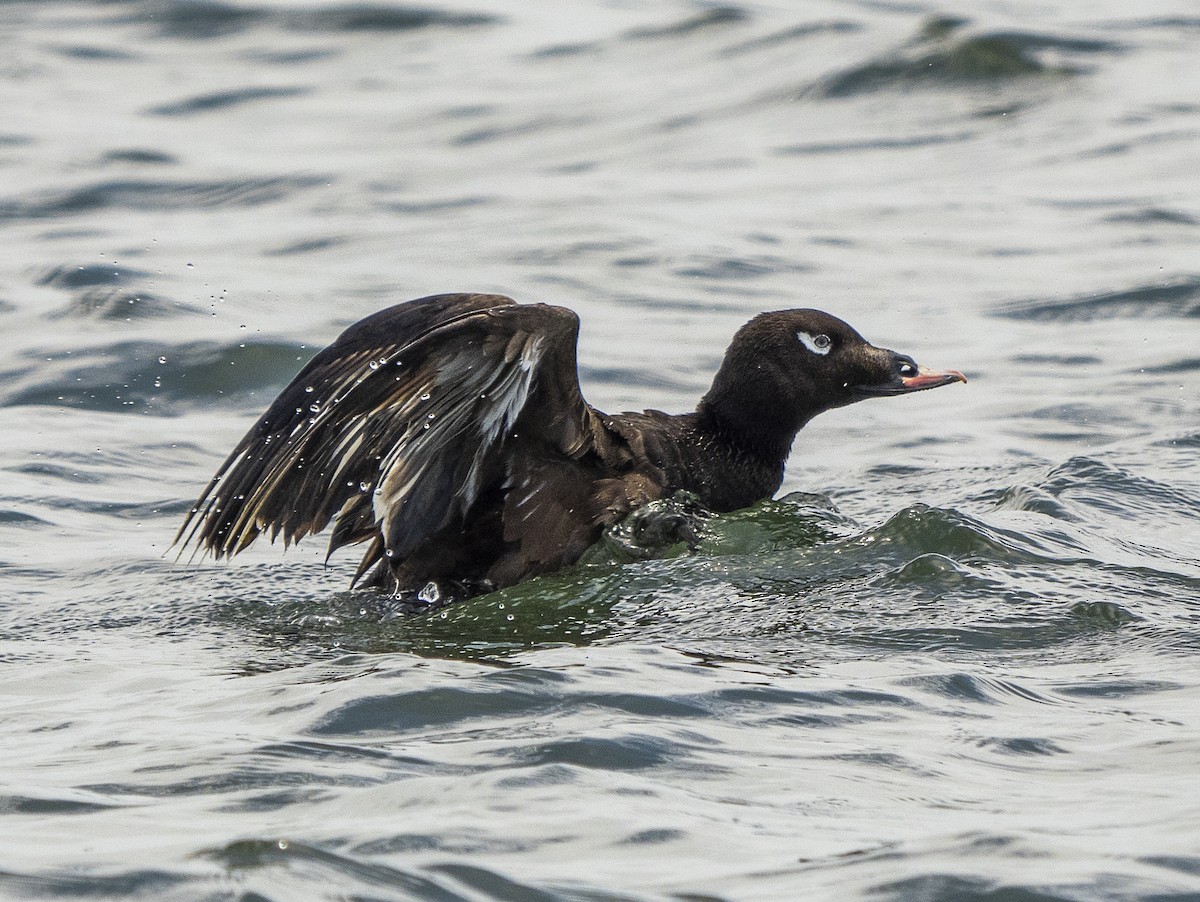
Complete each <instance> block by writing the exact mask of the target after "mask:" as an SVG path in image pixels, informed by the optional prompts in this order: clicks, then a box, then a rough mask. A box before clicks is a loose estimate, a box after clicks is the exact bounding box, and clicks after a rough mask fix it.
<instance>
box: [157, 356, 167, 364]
mask: <svg viewBox="0 0 1200 902" xmlns="http://www.w3.org/2000/svg"><path fill="white" fill-rule="evenodd" d="M158 362H159V363H166V362H167V358H166V357H159V358H158Z"/></svg>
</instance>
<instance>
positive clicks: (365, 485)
mask: <svg viewBox="0 0 1200 902" xmlns="http://www.w3.org/2000/svg"><path fill="white" fill-rule="evenodd" d="M370 487H371V483H369V482H360V483H359V484H358V490H359V491H360V492H365V491H366V490H367V489H369V488H370Z"/></svg>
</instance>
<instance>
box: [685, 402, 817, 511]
mask: <svg viewBox="0 0 1200 902" xmlns="http://www.w3.org/2000/svg"><path fill="white" fill-rule="evenodd" d="M693 416H694V417H695V420H694V432H693V434H694V436H695V441H696V445H697V451H698V458H699V459H698V468H699V470H700V471H701V472H700V477H701V480H702V481H703V482H704V483H705V485H706V487H707V489H708V493H707V494H708V495H709V497H708V498H707V499H705V503H706V505H707V506H709V507H711V508H712V509H714V510H718V511H722V510H737V509H738V508H742V507H747V506H749V505H751V504H754V503H755V502H757V501H761V500H763V499H764V498H769V497H771V495H773V494H774V493H775V491H776V490H777V489H778V488H779V486H780V485H781V484H782V482H783V468H784V464H785V463H786V462H787V458H788V453H789V452H790V451H791V447H792V440H793V439H794V438H795V436H796V433H795V432H794V431H790V432H788V433H787V434H783V433H779V432H776V433H774V434H773V433H771V432H770V431H766V430H761V429H760V430H748V429H747V428H746V425H745V424H743V423H737V422H729V421H728V420H726V419H724V418H723V417H722V416H721V415H720V412H719V411H718V410H715V409H713V407H711V406H710V405H707V404H706V403H705V402H704V401H701V402H700V406H699V407H698V408H697V409H696V413H695V414H694V415H693Z"/></svg>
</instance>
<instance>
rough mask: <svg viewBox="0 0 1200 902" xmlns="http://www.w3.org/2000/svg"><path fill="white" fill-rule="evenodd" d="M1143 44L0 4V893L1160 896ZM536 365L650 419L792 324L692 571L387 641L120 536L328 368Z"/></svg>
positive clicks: (620, 18)
mask: <svg viewBox="0 0 1200 902" xmlns="http://www.w3.org/2000/svg"><path fill="white" fill-rule="evenodd" d="M1198 53H1200V18H1197V15H1196V11H1195V9H1194V8H1193V7H1192V5H1191V4H1190V3H1186V2H1183V0H1179V2H1166V0H1162V2H1155V3H1151V4H1149V5H1142V6H1139V7H1138V8H1137V9H1136V10H1134V9H1133V8H1132V7H1130V6H1129V5H1128V4H1120V3H1116V2H1115V0H1114V2H1101V3H1094V4H1089V5H1088V6H1087V7H1086V9H1084V8H1082V7H1080V6H1079V5H1077V4H1068V3H1049V4H1046V3H1042V4H1032V3H1015V4H1014V3H999V2H984V0H979V2H962V3H959V4H958V5H957V6H950V7H946V6H934V5H927V4H921V3H918V4H915V5H914V4H909V3H890V2H883V3H874V2H873V3H861V4H860V3H832V2H831V3H823V4H817V5H815V6H812V7H808V6H806V7H804V8H803V9H801V8H799V7H796V6H794V5H788V4H760V5H743V6H729V5H725V6H712V5H706V4H691V3H667V4H662V5H658V6H644V7H643V6H638V5H636V4H633V5H628V4H627V5H621V4H610V3H584V4H576V5H572V6H570V7H566V6H559V5H555V4H549V3H541V2H536V3H532V4H526V5H523V6H521V7H519V8H517V7H513V6H511V5H505V4H500V3H496V2H493V0H484V2H482V3H480V4H474V5H463V4H460V3H458V2H454V3H451V4H448V5H445V6H442V7H422V8H420V9H415V8H410V7H404V6H393V5H382V4H381V5H373V4H366V5H364V4H353V5H341V4H336V3H331V4H327V5H296V4H286V3H277V4H274V5H270V4H268V5H252V4H250V3H241V2H238V3H229V4H222V3H209V2H183V0H174V2H172V0H145V2H135V0H117V2H104V3H90V2H83V3H56V2H46V3H33V2H28V3H26V2H15V3H5V4H3V5H2V7H0V109H3V110H4V116H3V117H2V118H0V174H2V175H3V179H2V180H0V237H2V238H3V240H2V241H0V330H2V332H0V334H3V336H4V338H5V340H4V341H3V342H2V343H0V447H2V448H3V452H4V453H3V457H2V458H0V729H2V730H3V736H4V741H3V745H2V746H0V749H2V750H3V762H4V763H3V767H2V768H0V895H4V896H6V897H9V898H13V899H31V898H88V899H130V898H137V899H154V900H158V899H181V900H182V899H189V900H190V899H213V900H216V899H221V900H225V899H228V900H244V902H258V900H264V899H269V900H279V902H283V900H297V899H314V900H317V899H321V900H335V899H336V900H344V899H353V900H383V899H388V900H392V899H397V900H398V899H404V900H414V899H422V900H424V899H431V900H459V899H462V900H485V899H488V900H538V902H540V900H550V899H567V900H589V902H594V900H635V899H636V900H649V899H676V900H684V899H687V900H699V899H722V900H744V899H787V900H790V899H808V898H813V899H894V900H910V899H914V900H939V902H941V900H946V902H949V900H989V902H1027V900H1143V899H1163V900H1165V899H1170V900H1192V899H1196V898H1200V666H1198V665H1197V664H1196V649H1197V647H1200V563H1198V560H1200V528H1198V524H1200V470H1198V469H1197V466H1196V460H1197V456H1198V455H1200V401H1198V400H1197V398H1198V396H1200V393H1198V388H1200V377H1198V374H1200V351H1197V350H1196V349H1197V346H1198V344H1200V341H1198V339H1200V327H1198V323H1200V269H1198V267H1197V259H1198V258H1197V253H1196V252H1197V247H1198V240H1200V190H1198V189H1197V183H1196V179H1195V171H1196V163H1197V160H1200V102H1197V100H1196V97H1198V96H1200V81H1198V74H1200V70H1197V68H1196V66H1195V60H1196V58H1197V54H1198ZM448 290H485V291H500V292H504V293H508V294H511V295H513V296H514V297H516V298H518V299H520V300H527V301H549V302H554V303H560V304H565V305H567V306H570V307H573V308H574V309H576V310H578V311H579V312H580V314H581V316H582V318H583V322H584V328H583V336H582V339H581V352H580V353H581V369H582V377H583V385H584V390H585V393H586V395H587V397H588V398H589V400H590V401H592V402H593V403H594V404H596V405H597V406H599V407H601V408H602V409H606V410H622V409H641V408H644V407H648V406H650V407H659V408H662V409H666V410H686V409H688V408H690V407H691V406H692V405H694V403H695V401H696V399H697V398H698V397H699V396H700V395H701V394H702V393H703V391H704V389H705V388H706V386H707V383H708V380H709V379H710V378H711V375H712V372H713V371H714V369H715V367H716V365H717V362H718V361H719V359H720V355H721V353H722V351H723V349H724V347H725V345H726V343H727V342H728V340H729V337H730V336H731V335H732V333H733V331H734V330H735V329H736V328H737V326H739V325H740V324H741V323H742V322H744V321H745V320H746V319H748V318H749V317H750V316H752V315H753V314H754V313H757V312H759V311H761V310H768V309H779V308H785V307H795V306H815V307H820V308H824V309H827V310H829V311H831V312H832V313H834V314H836V315H838V316H840V317H842V318H844V319H846V320H848V321H849V322H851V323H852V324H853V325H854V326H856V327H857V328H858V329H859V330H860V331H861V332H863V334H864V335H866V336H867V337H868V338H869V339H870V340H872V341H874V342H876V343H878V344H881V345H884V346H888V347H892V348H895V349H897V350H900V351H903V352H906V353H911V354H912V355H914V356H915V357H916V358H917V359H918V360H920V361H921V362H923V363H927V364H930V365H933V366H939V367H954V368H959V369H962V370H964V371H965V372H966V373H967V374H968V376H969V377H970V382H969V383H968V384H967V385H966V386H958V385H956V386H952V387H950V388H946V389H941V390H939V391H937V392H932V393H927V394H922V395H917V396H912V397H906V398H899V399H889V400H886V401H875V402H869V403H864V404H861V405H857V406H855V407H851V408H847V409H843V410H840V411H836V412H833V413H830V414H827V415H824V416H822V417H821V418H819V419H817V420H816V421H815V422H813V423H812V424H811V425H810V426H809V427H808V428H806V429H805V430H804V432H802V433H801V436H800V438H799V440H798V442H797V444H796V447H795V449H794V454H793V457H792V459H791V461H790V464H789V468H788V474H787V478H786V480H785V484H784V488H783V491H782V492H781V493H780V497H779V498H778V499H777V500H774V501H771V502H768V503H765V504H762V505H760V506H758V507H756V508H753V509H751V510H747V511H742V512H739V513H736V514H732V515H727V516H724V517H719V518H714V519H711V520H709V521H707V522H706V524H705V527H704V531H703V535H702V537H701V542H700V545H699V548H698V550H697V551H696V552H695V553H694V554H685V553H679V554H676V555H673V556H668V557H664V558H660V559H653V560H643V561H634V560H630V559H629V558H628V557H625V556H622V555H621V554H620V553H619V552H618V551H617V550H615V549H614V547H613V546H612V545H609V546H606V547H604V548H599V549H596V550H595V552H594V553H593V554H592V555H591V556H590V557H589V558H588V560H587V561H586V562H584V563H581V564H580V565H578V566H576V567H573V568H571V569H569V570H567V571H564V572H562V573H560V574H556V575H554V576H552V577H548V578H543V579H539V580H534V581H531V582H528V583H526V584H523V585H520V586H518V587H515V588H513V589H509V590H506V591H504V592H501V593H496V594H493V595H490V596H486V597H481V598H477V599H473V600H471V601H469V602H465V603H463V604H460V605H457V606H453V607H450V608H447V609H445V610H443V611H440V612H436V613H434V614H432V615H430V616H424V617H406V616H400V615H398V613H397V612H396V610H395V609H394V606H393V605H391V604H390V603H389V601H388V600H387V599H386V598H383V597H380V596H377V595H372V594H370V593H351V592H348V591H346V586H347V584H348V582H349V576H350V574H351V573H352V572H353V567H354V563H355V560H356V558H355V556H354V555H352V554H351V555H347V556H345V557H344V558H342V557H339V558H335V559H334V561H333V562H332V564H331V566H330V567H329V568H325V567H324V566H323V564H322V560H323V557H324V546H323V544H322V543H321V542H320V541H317V542H314V543H310V544H303V545H301V546H299V547H298V548H293V549H290V550H289V551H287V552H286V553H285V552H284V550H283V549H282V548H278V547H276V548H272V547H270V546H264V547H262V548H257V547H256V548H254V549H252V550H251V551H250V552H248V553H247V554H246V555H244V556H242V557H241V558H239V559H238V560H236V561H235V562H233V563H232V564H231V565H228V566H225V565H222V566H214V565H212V564H211V563H207V562H199V563H194V564H191V565H188V564H187V563H186V562H176V561H175V560H174V556H173V554H171V553H168V549H167V545H168V544H169V542H170V540H171V538H172V537H173V535H174V531H175V529H176V527H177V526H178V523H179V522H180V520H181V518H182V516H183V514H184V513H185V512H186V511H187V510H188V509H189V507H190V505H191V502H192V500H193V499H194V498H195V496H196V494H197V493H198V491H199V489H200V488H201V487H202V486H203V484H204V483H205V481H206V480H207V479H208V477H209V476H210V475H211V473H212V471H213V470H214V469H215V467H216V466H217V465H218V464H219V462H220V461H221V459H222V458H223V456H224V454H225V452H226V451H227V450H228V449H229V448H230V447H231V446H232V444H233V443H234V442H235V441H236V440H237V438H238V437H239V436H240V435H241V434H242V433H243V432H244V430H245V429H246V428H247V427H248V426H249V424H250V423H251V422H252V421H253V419H254V418H255V416H257V414H258V413H259V412H260V411H261V409H262V408H263V407H264V406H265V405H266V404H267V403H268V402H269V400H270V399H271V398H272V397H273V396H274V394H275V393H276V392H277V391H278V390H279V388H280V387H282V385H283V384H285V383H286V382H287V381H288V379H289V378H290V377H291V375H292V374H293V373H294V372H295V371H296V370H297V369H298V368H299V367H300V366H301V364H302V362H303V361H304V360H306V359H307V358H308V357H309V356H311V354H312V353H314V351H315V350H316V349H317V348H318V347H320V346H321V345H323V344H325V343H326V342H328V341H329V340H331V339H332V338H333V337H334V336H335V335H336V334H337V332H338V331H339V330H340V329H341V328H342V327H343V326H344V325H346V324H347V323H349V322H351V321H353V320H355V319H357V318H359V317H361V316H364V315H366V314H368V313H370V312H373V311H374V310H376V309H378V308H380V307H383V306H385V305H387V304H390V303H393V302H396V301H398V300H402V299H405V298H409V297H415V296H419V295H423V294H429V293H433V292H438V291H448Z"/></svg>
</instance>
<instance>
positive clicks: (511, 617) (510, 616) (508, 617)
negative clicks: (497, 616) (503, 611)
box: [504, 614, 513, 620]
mask: <svg viewBox="0 0 1200 902" xmlns="http://www.w3.org/2000/svg"><path fill="white" fill-rule="evenodd" d="M504 619H505V620H512V619H513V615H512V614H509V615H508V616H507V617H505V618H504Z"/></svg>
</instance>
